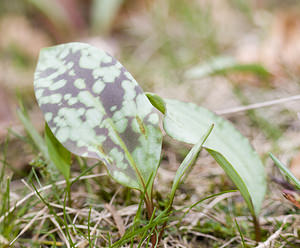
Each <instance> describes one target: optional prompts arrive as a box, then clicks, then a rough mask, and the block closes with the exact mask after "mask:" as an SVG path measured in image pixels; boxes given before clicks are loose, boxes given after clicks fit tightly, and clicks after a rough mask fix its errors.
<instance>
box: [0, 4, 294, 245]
mask: <svg viewBox="0 0 300 248" xmlns="http://www.w3.org/2000/svg"><path fill="white" fill-rule="evenodd" d="M72 41H80V42H86V43H90V44H92V45H94V46H97V47H99V48H101V49H103V50H106V51H108V52H109V53H110V54H111V55H113V56H115V57H116V58H117V59H118V60H119V61H120V62H121V63H122V64H123V65H124V66H125V67H126V68H127V69H128V71H130V72H131V74H132V75H133V76H134V78H135V79H136V80H137V81H138V83H139V84H140V85H141V86H142V88H143V89H144V91H151V92H154V93H156V94H158V95H160V96H162V97H168V98H176V99H179V100H183V101H191V102H195V103H197V104H198V105H201V106H204V107H206V108H208V109H210V110H212V111H215V112H217V113H220V111H221V112H222V111H223V110H230V109H232V108H234V107H236V106H243V105H248V104H253V103H260V102H264V101H269V100H274V99H282V98H285V97H290V96H293V95H299V94H300V1H299V0H285V1H282V0H144V1H143V0H0V151H1V152H0V159H1V162H2V164H1V165H0V169H1V167H2V168H5V171H4V170H2V169H1V170H0V171H2V172H1V173H0V174H1V175H0V179H1V180H2V179H3V182H2V184H1V180H0V185H4V184H5V183H6V182H4V175H5V177H7V178H10V179H12V183H11V186H10V190H11V194H10V197H11V199H12V202H14V201H16V200H18V199H20V198H21V196H22V195H24V192H23V191H21V190H24V185H23V183H21V182H20V180H18V179H20V178H26V177H28V178H30V177H32V171H31V168H32V166H33V167H34V168H36V169H37V170H38V171H42V168H43V166H44V162H43V161H42V160H41V156H40V154H39V151H38V149H33V148H32V145H30V142H28V141H29V139H28V136H26V134H25V131H24V128H23V126H22V124H21V123H20V121H19V120H18V117H17V114H16V110H17V109H18V108H20V107H21V106H23V107H24V109H26V110H27V112H28V114H29V116H30V119H31V121H32V122H33V124H34V126H35V127H36V128H37V129H38V130H39V131H40V132H41V133H42V131H43V129H44V119H43V117H42V114H41V111H40V110H39V108H38V106H37V104H36V100H35V97H34V93H33V74H34V70H35V66H36V63H37V60H38V56H39V51H40V49H41V48H43V47H47V46H53V45H56V44H60V43H66V42H72ZM229 112H230V111H229ZM299 113H300V102H299V101H289V102H285V103H283V104H278V105H274V106H270V107H265V108H258V109H253V110H248V111H243V112H239V113H231V114H226V115H223V117H225V118H227V119H229V120H230V121H232V122H233V124H234V125H235V126H236V128H237V129H239V130H240V131H241V132H242V134H244V135H245V136H246V137H248V138H249V140H250V142H251V143H252V145H253V146H254V147H255V149H256V150H257V152H258V153H259V155H260V156H261V158H262V160H263V163H264V165H265V166H266V171H267V173H268V179H270V180H269V190H268V195H267V199H266V201H265V203H264V207H263V210H262V216H280V215H282V216H283V215H287V214H293V213H294V212H295V210H294V209H293V206H292V205H291V204H290V203H289V202H288V201H287V200H285V199H284V197H283V196H282V190H281V189H280V188H279V186H278V185H277V184H275V183H272V182H271V179H272V178H273V179H274V178H275V179H280V180H281V179H282V177H281V176H280V173H279V172H278V170H276V169H275V167H274V166H273V164H272V162H271V160H270V159H269V158H268V152H273V153H274V154H275V155H277V156H278V158H279V159H280V160H281V161H282V162H284V163H285V164H287V165H288V166H289V167H290V169H291V171H292V172H293V173H294V174H295V176H296V177H298V178H300V119H299V118H300V117H299V116H300V114H299ZM188 149H189V147H188V146H185V145H183V144H182V143H180V144H179V143H178V142H174V141H173V140H171V139H168V138H166V139H165V140H164V144H163V157H162V163H161V168H160V170H159V174H158V180H157V183H156V187H157V188H156V191H157V192H159V193H157V194H158V196H157V199H159V200H162V199H163V197H162V196H161V195H166V194H168V192H169V189H170V185H171V183H172V179H173V176H174V174H175V172H176V169H177V168H178V166H179V164H180V162H181V161H182V159H183V158H184V155H185V154H186V153H187V151H188ZM197 163H198V165H199V164H200V165H205V166H195V167H194V169H193V170H194V171H193V173H191V174H190V175H189V178H188V180H187V182H186V183H185V184H184V188H183V189H182V190H181V193H180V195H179V196H178V199H179V201H178V202H179V203H180V204H184V205H185V204H188V202H195V201H197V200H199V198H200V197H201V196H203V195H205V194H209V193H216V192H220V191H222V190H227V189H232V188H235V187H234V185H233V184H232V183H231V182H230V180H229V179H228V178H227V177H226V176H225V175H224V172H223V170H222V169H221V168H220V167H219V166H218V165H216V163H215V162H214V161H213V160H212V159H211V158H210V157H209V156H208V155H207V154H205V153H204V154H203V153H202V154H201V162H199V161H198V162H197ZM73 168H74V169H73ZM98 170H99V171H101V170H103V168H96V169H95V170H93V172H95V171H96V172H99V171H98ZM3 173H5V174H3ZM72 173H73V175H74V174H76V173H77V174H78V175H79V173H80V169H78V166H77V167H72ZM109 180H110V179H108V178H105V179H103V180H102V179H101V180H99V182H98V184H95V183H94V182H93V183H94V184H93V187H92V188H91V189H93V190H94V189H95V190H94V191H93V190H90V191H88V190H87V191H85V189H84V187H83V186H82V185H80V186H78V189H77V188H76V190H75V191H74V193H73V194H78V195H79V194H80V193H81V196H80V197H82V198H80V197H77V199H80V200H78V202H76V204H77V205H76V204H75V205H76V206H74V207H77V208H78V209H82V208H83V207H86V205H85V204H86V202H87V200H86V197H87V193H86V192H89V195H88V197H87V198H88V201H89V202H92V203H95V204H99V202H109V201H110V200H111V199H112V198H114V197H115V192H121V193H120V194H123V196H124V197H123V198H122V197H119V198H117V199H116V204H120V205H121V206H124V205H125V206H126V205H128V204H133V203H136V202H137V201H136V200H135V199H134V200H128V195H129V193H128V192H129V191H127V190H126V189H124V190H123V191H122V190H121V191H119V190H120V188H118V187H119V186H118V185H116V184H115V183H111V181H109ZM199 180H200V182H201V184H199ZM280 180H279V181H280ZM277 181H278V180H277ZM160 182H162V183H160ZM46 183H47V182H46ZM95 185H96V186H95ZM87 188H88V189H89V187H88V186H87ZM19 191H21V193H18V192H19ZM5 192H6V191H5V187H4V186H3V189H0V193H1V194H2V195H4V194H5ZM94 194H95V195H94ZM132 194H134V193H132ZM159 194H161V195H159ZM129 198H130V197H129ZM1 199H2V198H1V197H0V202H1ZM99 199H100V200H99ZM124 199H125V200H124ZM136 199H138V198H136ZM239 199H240V200H235V201H234V204H235V213H236V215H248V214H249V213H248V210H247V209H246V207H245V205H242V206H243V207H240V205H239V204H240V203H241V202H242V200H241V198H239ZM180 201H181V202H180ZM227 203H230V204H231V205H230V204H228V205H229V206H232V203H233V202H232V200H230V199H229V200H228V201H225V203H224V205H221V206H220V207H219V211H218V213H219V214H220V215H222V214H223V215H222V216H223V217H224V221H225V220H227V219H226V218H227V217H228V216H227V215H224V213H225V212H224V209H227V205H226V204H227ZM220 204H221V203H220ZM222 204H223V203H222ZM3 206H4V204H3ZM3 206H2V208H3V209H4V210H5V208H4V207H3ZM28 206H31V205H28ZM94 206H98V205H94ZM99 206H100V205H99ZM265 206H266V207H265ZM229 208H230V207H229ZM3 209H2V210H3ZM28 209H29V210H33V209H35V208H31V207H30V208H28ZM22 211H23V210H22ZM24 211H25V210H24ZM214 211H215V209H214ZM29 212H30V211H29ZM229 212H230V211H229ZM213 213H214V214H215V212H213ZM200 214H201V213H200ZM201 216H202V215H201ZM230 218H231V217H230ZM190 221H191V222H193V221H194V220H193V216H192V218H190ZM206 221H207V222H206ZM194 222H195V221H194ZM11 223H12V222H11ZM205 223H206V224H207V225H206V224H203V223H202V226H200V227H199V230H200V231H201V233H206V234H211V235H214V236H215V237H218V238H220V239H223V238H224V237H225V239H227V238H228V235H229V234H228V230H227V229H224V230H223V229H222V228H221V227H220V226H218V225H214V226H211V225H212V224H211V222H210V220H209V219H207V218H206V219H205ZM11 226H12V227H11V228H12V229H8V227H7V226H5V225H4V230H6V231H7V236H6V237H9V236H10V235H11V233H12V232H10V230H13V229H17V228H16V226H13V225H11ZM18 226H19V225H18ZM250 226H252V225H251V223H250ZM274 226H275V224H274V225H268V226H266V227H264V228H265V230H268V231H269V234H268V235H271V234H272V233H273V232H274V230H276V229H278V227H274ZM295 226H296V225H295ZM176 230H177V229H176ZM230 232H231V231H230ZM288 232H290V233H292V229H291V230H288ZM16 233H17V231H15V234H16ZM33 233H35V232H33ZM294 233H296V232H294ZM252 234H253V231H251V230H250V231H249V233H248V236H249V237H250V236H251V235H252ZM230 235H231V236H230ZM230 235H229V237H230V238H231V237H235V236H236V231H235V230H234V229H233V231H232V232H231V233H230ZM268 235H267V236H268ZM294 236H295V239H296V234H295V235H294ZM298 236H299V235H298ZM0 237H1V235H0ZM174 237H177V232H176V231H175V232H174ZM182 237H183V236H182ZM193 238H194V237H193ZM29 239H31V236H29ZM195 240H196V241H195V242H196V243H197V242H198V241H201V239H199V240H198V238H197V239H196V238H195ZM26 242H27V241H26ZM224 242H225V241H224ZM0 243H1V242H0ZM183 243H184V242H183ZM178 247H179V246H178ZM180 247H183V246H180ZM195 247H199V246H198V243H197V245H195ZM208 247H213V246H208ZM218 247H220V246H218ZM236 247H239V244H238V242H236ZM291 247H292V246H291Z"/></svg>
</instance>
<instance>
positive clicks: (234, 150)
mask: <svg viewBox="0 0 300 248" xmlns="http://www.w3.org/2000/svg"><path fill="white" fill-rule="evenodd" d="M164 100H165V103H166V115H165V118H164V129H165V131H166V132H167V134H168V135H170V136H171V137H173V138H175V139H177V140H180V141H183V142H187V143H191V144H196V143H197V142H198V140H199V139H200V138H201V137H202V136H203V135H204V134H205V132H206V130H207V128H208V127H209V126H210V125H211V124H212V123H214V124H215V127H214V129H213V131H212V133H211V134H210V136H209V137H208V139H207V141H206V143H205V148H207V150H208V152H209V153H210V154H211V155H212V156H213V157H214V158H215V159H216V161H217V162H218V163H219V164H220V165H221V166H222V168H223V169H224V170H225V172H226V173H227V175H228V176H229V177H230V178H231V180H232V181H233V182H234V183H235V184H236V186H237V187H238V189H239V190H240V191H241V194H242V195H243V197H244V198H245V201H246V202H247V204H248V206H249V208H250V210H251V212H252V213H253V214H256V215H257V214H258V213H259V211H260V209H261V205H262V202H263V199H264V196H265V192H266V176H265V171H264V166H263V164H262V162H261V160H260V158H259V156H258V155H257V153H256V152H255V151H254V150H253V148H252V147H251V145H250V143H249V141H248V140H247V139H246V138H245V137H244V136H242V135H241V134H240V133H239V132H238V131H237V130H236V129H235V128H234V127H233V125H232V124H231V123H230V122H229V121H227V120H224V119H223V118H221V117H218V116H217V115H215V114H214V113H212V112H211V111H209V110H207V109H205V108H202V107H199V106H197V105H195V104H191V103H184V102H180V101H177V100H170V99H164Z"/></svg>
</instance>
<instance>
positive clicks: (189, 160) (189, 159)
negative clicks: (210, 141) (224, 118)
mask: <svg viewBox="0 0 300 248" xmlns="http://www.w3.org/2000/svg"><path fill="white" fill-rule="evenodd" d="M213 127H214V125H213V124H212V125H211V127H210V128H209V129H208V131H207V132H206V134H205V135H204V136H203V137H201V139H200V140H199V141H198V142H197V143H196V144H195V145H194V146H193V148H192V149H191V150H190V152H189V153H188V154H187V155H186V157H185V158H184V160H183V161H182V163H181V164H180V166H179V168H178V169H177V171H176V175H175V177H174V181H173V186H172V190H171V194H170V206H171V205H172V203H173V199H174V196H175V192H176V190H177V188H178V186H179V184H180V181H181V179H182V177H183V176H184V174H185V173H186V171H187V169H188V168H189V167H190V166H191V165H193V164H194V163H195V161H196V159H197V157H198V154H199V152H200V151H201V149H202V147H203V144H204V143H205V141H206V140H207V138H208V136H209V135H210V133H211V131H212V130H213Z"/></svg>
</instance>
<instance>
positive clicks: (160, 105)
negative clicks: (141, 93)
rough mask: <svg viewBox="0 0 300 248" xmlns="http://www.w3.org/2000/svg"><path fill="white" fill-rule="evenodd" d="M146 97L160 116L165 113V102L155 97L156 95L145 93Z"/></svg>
mask: <svg viewBox="0 0 300 248" xmlns="http://www.w3.org/2000/svg"><path fill="white" fill-rule="evenodd" d="M146 96H147V97H148V99H149V101H150V102H151V104H152V105H153V106H154V107H155V108H156V109H157V110H159V111H160V112H161V113H162V114H165V113H166V106H165V102H164V100H163V99H162V98H161V97H160V96H158V95H156V94H152V93H149V92H147V93H146Z"/></svg>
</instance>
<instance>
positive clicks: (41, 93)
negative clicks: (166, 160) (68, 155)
mask: <svg viewBox="0 0 300 248" xmlns="http://www.w3.org/2000/svg"><path fill="white" fill-rule="evenodd" d="M34 86H35V95H36V98H37V100H38V103H39V106H40V108H41V109H42V111H43V113H44V116H45V119H46V121H47V123H48V125H49V127H50V129H51V131H52V133H53V134H54V135H55V137H56V138H57V139H58V140H59V142H61V143H62V144H63V145H64V146H65V147H66V148H67V149H68V150H70V151H71V152H72V153H74V154H77V155H79V156H83V157H90V158H96V159H99V160H101V161H103V162H104V164H105V165H106V166H107V168H108V170H109V173H110V174H111V176H112V177H113V178H114V179H115V180H117V181H118V182H120V183H122V184H123V185H126V186H128V187H132V188H137V189H140V190H142V189H143V185H144V184H145V182H147V180H148V178H149V177H150V175H151V174H152V175H153V173H154V174H155V172H156V170H157V167H158V163H159V159H160V152H161V142H162V134H161V131H160V129H159V127H158V122H159V116H158V113H157V112H156V110H155V108H153V106H152V105H151V103H150V102H149V100H148V99H147V97H146V96H145V94H144V93H143V91H142V89H141V88H140V86H139V85H138V84H137V82H136V81H135V80H134V78H133V77H132V76H131V74H130V73H129V72H128V71H127V70H126V69H125V68H124V67H123V66H122V65H121V64H120V63H119V62H118V61H117V60H115V59H114V58H113V57H112V56H110V55H109V54H107V53H105V52H104V51H102V50H99V49H97V48H95V47H92V46H90V45H88V44H83V43H69V44H64V45H59V46H55V47H51V48H46V49H43V50H42V51H41V54H40V57H39V62H38V65H37V68H36V72H35V80H34ZM151 185H152V184H150V186H151Z"/></svg>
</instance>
